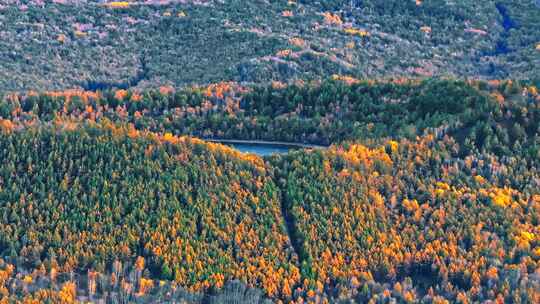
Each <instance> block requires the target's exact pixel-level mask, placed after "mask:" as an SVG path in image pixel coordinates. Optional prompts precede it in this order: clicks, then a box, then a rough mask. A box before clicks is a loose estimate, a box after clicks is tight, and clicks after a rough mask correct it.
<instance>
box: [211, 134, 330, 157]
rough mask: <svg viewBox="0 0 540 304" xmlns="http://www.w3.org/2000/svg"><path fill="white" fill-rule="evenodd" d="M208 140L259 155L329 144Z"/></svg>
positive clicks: (323, 147) (318, 147) (314, 147)
mask: <svg viewBox="0 0 540 304" xmlns="http://www.w3.org/2000/svg"><path fill="white" fill-rule="evenodd" d="M204 140H206V141H208V142H215V143H220V144H222V145H227V146H229V147H232V148H234V149H236V150H238V151H240V152H242V153H252V154H256V155H259V156H268V155H272V154H286V153H287V152H289V151H292V150H300V149H326V148H328V147H327V146H319V145H310V144H304V143H295V142H284V141H264V140H236V139H212V138H207V139H204Z"/></svg>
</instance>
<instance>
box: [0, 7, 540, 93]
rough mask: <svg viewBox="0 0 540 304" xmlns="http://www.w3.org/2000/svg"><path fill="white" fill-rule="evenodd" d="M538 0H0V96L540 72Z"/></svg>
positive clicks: (534, 74) (514, 75)
mask: <svg viewBox="0 0 540 304" xmlns="http://www.w3.org/2000/svg"><path fill="white" fill-rule="evenodd" d="M538 20H540V5H539V4H538V2H537V1H533V0H524V1H511V0H501V1H487V0H463V1H444V0H433V1H420V0H418V1H413V0H406V1H386V0H365V1H360V0H352V1H349V0H347V1H310V0H304V1H283V0H280V1H240V0H227V1H214V0H206V1H129V2H114V3H112V4H111V3H109V4H108V5H107V4H105V2H103V1H69V0H57V1H53V3H46V4H45V2H44V1H38V0H32V1H18V0H10V1H0V28H1V29H2V30H1V33H0V37H1V39H0V62H1V63H2V64H1V65H0V91H18V90H53V89H67V88H76V87H78V88H85V89H88V90H96V89H106V88H111V87H117V88H127V87H132V86H135V87H140V88H143V87H155V86H157V85H164V84H170V85H174V86H177V87H178V86H184V85H190V84H205V83H210V82H216V81H221V80H234V81H240V82H258V81H267V80H280V81H289V80H293V79H299V78H302V79H304V78H308V79H311V78H321V77H325V76H326V75H328V74H336V73H337V74H347V75H352V76H355V77H401V76H408V77H426V76H453V77H460V78H468V77H471V78H486V79H489V78H514V79H530V78H539V77H540V69H539V68H538V66H540V46H539V44H540V22H538Z"/></svg>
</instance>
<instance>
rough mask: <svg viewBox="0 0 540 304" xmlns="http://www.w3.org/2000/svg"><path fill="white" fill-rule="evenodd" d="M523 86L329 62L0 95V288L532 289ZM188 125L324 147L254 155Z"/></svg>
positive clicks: (331, 292)
mask: <svg viewBox="0 0 540 304" xmlns="http://www.w3.org/2000/svg"><path fill="white" fill-rule="evenodd" d="M325 9H331V8H325ZM538 86H539V84H538V83H534V82H531V81H509V80H505V81H499V80H492V81H487V82H484V81H456V80H441V79H429V80H424V81H417V80H404V79H396V80H384V81H383V80H379V81H360V80H357V79H354V78H351V77H345V76H338V75H335V76H333V77H331V78H329V79H326V80H324V81H311V82H307V81H306V82H304V81H297V82H295V83H292V84H289V85H287V84H284V83H280V82H273V83H270V84H268V85H263V84H261V85H240V84H238V83H234V82H223V83H216V84H212V85H209V86H205V87H202V86H196V87H189V88H180V89H177V90H175V89H173V88H172V87H161V88H159V89H155V90H150V89H149V90H137V89H129V90H124V89H117V90H105V91H98V92H95V91H83V90H71V91H59V92H43V93H36V92H28V93H10V94H5V95H4V96H3V97H2V98H1V102H0V117H1V120H0V131H1V136H0V158H1V159H2V160H3V165H2V167H1V168H0V216H1V217H2V221H1V222H0V254H1V257H2V259H1V260H0V294H1V295H2V297H3V298H4V299H6V300H12V301H15V300H19V301H37V302H43V301H50V302H53V303H65V302H74V301H97V300H100V299H102V300H106V301H109V302H112V303H125V302H141V303H142V302H152V301H154V302H155V301H177V302H180V301H185V302H188V303H223V302H224V301H226V300H231V299H235V300H236V301H240V302H245V303H263V302H283V303H305V302H309V303H329V302H330V303H334V302H343V303H351V302H358V303H366V302H370V303H389V302H400V303H401V302H403V303H412V302H422V303H473V302H484V301H494V302H496V303H538V302H539V300H540V292H539V290H540V222H539V221H540V218H539V215H540V170H539V166H540V164H539V160H540V137H539V134H540V125H539V123H540V95H539V92H538V89H537V88H538ZM200 138H234V139H264V140H278V141H296V142H304V143H314V144H321V145H330V146H329V147H328V148H327V149H307V150H297V151H291V152H290V153H288V154H283V155H273V156H270V157H265V158H261V157H258V156H256V155H252V154H242V153H240V152H238V151H236V150H234V149H232V148H229V147H226V146H223V145H220V144H215V143H208V142H205V141H203V140H201V139H200Z"/></svg>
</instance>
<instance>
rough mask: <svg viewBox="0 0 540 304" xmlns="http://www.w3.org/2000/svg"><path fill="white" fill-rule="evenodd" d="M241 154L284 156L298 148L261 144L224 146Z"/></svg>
mask: <svg viewBox="0 0 540 304" xmlns="http://www.w3.org/2000/svg"><path fill="white" fill-rule="evenodd" d="M226 145H228V146H230V147H233V148H235V149H236V150H238V151H240V152H243V153H253V154H257V155H259V156H268V155H272V154H285V153H287V152H289V151H290V150H293V149H298V147H289V146H283V145H279V146H278V145H261V144H226Z"/></svg>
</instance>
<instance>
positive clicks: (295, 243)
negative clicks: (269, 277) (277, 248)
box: [280, 187, 306, 267]
mask: <svg viewBox="0 0 540 304" xmlns="http://www.w3.org/2000/svg"><path fill="white" fill-rule="evenodd" d="M280 192H281V199H280V201H281V214H282V215H283V219H284V221H285V228H286V230H287V236H288V237H289V240H291V246H292V247H293V250H294V253H296V256H297V257H298V266H299V267H301V266H302V263H303V261H304V260H305V258H306V257H305V250H304V245H303V244H302V243H303V242H302V240H301V239H300V237H299V232H298V230H297V229H296V222H295V219H294V216H293V215H292V214H291V213H290V206H289V204H288V201H287V194H286V188H285V187H281V189H280Z"/></svg>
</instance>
